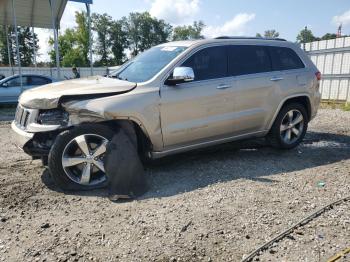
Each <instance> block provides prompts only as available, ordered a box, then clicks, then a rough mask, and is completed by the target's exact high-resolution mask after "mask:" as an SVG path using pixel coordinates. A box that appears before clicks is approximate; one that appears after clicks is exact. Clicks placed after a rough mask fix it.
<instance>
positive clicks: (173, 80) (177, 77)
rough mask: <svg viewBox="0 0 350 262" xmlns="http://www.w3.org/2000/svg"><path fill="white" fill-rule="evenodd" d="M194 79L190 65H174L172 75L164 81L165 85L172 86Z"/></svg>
mask: <svg viewBox="0 0 350 262" xmlns="http://www.w3.org/2000/svg"><path fill="white" fill-rule="evenodd" d="M193 80H194V72H193V69H192V68H191V67H175V69H174V72H173V75H172V76H171V77H170V78H168V79H167V80H166V82H165V84H166V85H169V86H174V85H177V84H181V83H186V82H191V81H193Z"/></svg>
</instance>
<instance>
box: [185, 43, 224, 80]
mask: <svg viewBox="0 0 350 262" xmlns="http://www.w3.org/2000/svg"><path fill="white" fill-rule="evenodd" d="M182 66H185V67H191V68H192V69H193V71H194V75H195V79H194V81H201V80H208V79H215V78H221V77H226V76H227V55H226V47H225V46H214V47H207V48H205V49H202V50H200V51H198V52H197V53H195V54H193V55H192V56H191V57H190V58H189V59H187V60H186V61H185V62H184V63H183V64H182Z"/></svg>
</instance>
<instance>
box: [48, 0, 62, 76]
mask: <svg viewBox="0 0 350 262" xmlns="http://www.w3.org/2000/svg"><path fill="white" fill-rule="evenodd" d="M49 2H50V9H51V20H52V29H53V37H54V41H55V53H56V67H57V79H61V70H60V54H59V53H58V52H59V51H58V26H57V24H56V20H57V19H56V17H54V14H53V9H54V7H55V5H54V4H55V0H49Z"/></svg>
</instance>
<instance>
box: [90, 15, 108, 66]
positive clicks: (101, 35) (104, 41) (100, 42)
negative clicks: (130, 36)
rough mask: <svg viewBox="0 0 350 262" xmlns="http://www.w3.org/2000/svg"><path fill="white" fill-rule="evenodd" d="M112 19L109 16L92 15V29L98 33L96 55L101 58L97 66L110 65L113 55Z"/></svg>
mask: <svg viewBox="0 0 350 262" xmlns="http://www.w3.org/2000/svg"><path fill="white" fill-rule="evenodd" d="M112 23H113V20H112V17H111V16H109V15H107V14H103V15H100V14H92V25H93V26H92V29H93V30H94V31H95V32H96V33H97V39H96V53H97V54H98V55H99V56H100V57H101V58H100V60H99V61H97V62H96V65H99V66H101V65H104V66H106V65H108V64H109V61H108V60H109V59H108V58H109V56H110V54H111V48H110V47H111V45H112V43H111V27H112Z"/></svg>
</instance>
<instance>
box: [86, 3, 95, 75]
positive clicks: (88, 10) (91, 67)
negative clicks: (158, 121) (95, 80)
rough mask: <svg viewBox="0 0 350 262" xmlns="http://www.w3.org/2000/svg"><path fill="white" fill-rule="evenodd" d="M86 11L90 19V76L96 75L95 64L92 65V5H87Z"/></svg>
mask: <svg viewBox="0 0 350 262" xmlns="http://www.w3.org/2000/svg"><path fill="white" fill-rule="evenodd" d="M86 11H87V17H88V30H89V56H90V75H91V76H92V75H93V74H94V72H93V63H92V34H91V10H90V4H86Z"/></svg>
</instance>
